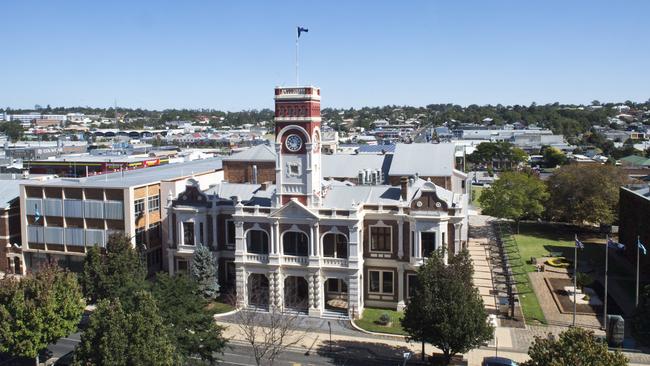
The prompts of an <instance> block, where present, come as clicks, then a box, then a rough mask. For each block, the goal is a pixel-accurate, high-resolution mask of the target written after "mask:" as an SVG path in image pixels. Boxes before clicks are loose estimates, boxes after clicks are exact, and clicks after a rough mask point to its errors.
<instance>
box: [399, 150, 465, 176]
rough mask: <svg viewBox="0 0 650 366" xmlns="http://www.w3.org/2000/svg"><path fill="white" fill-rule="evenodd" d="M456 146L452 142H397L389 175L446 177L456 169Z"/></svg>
mask: <svg viewBox="0 0 650 366" xmlns="http://www.w3.org/2000/svg"><path fill="white" fill-rule="evenodd" d="M455 152H456V147H455V145H454V144H452V143H441V144H397V146H396V148H395V153H394V154H393V162H392V164H391V166H390V170H389V172H388V175H390V176H407V175H413V174H415V173H417V174H418V175H420V176H422V177H446V176H451V175H452V174H453V171H454V160H455V159H454V156H455Z"/></svg>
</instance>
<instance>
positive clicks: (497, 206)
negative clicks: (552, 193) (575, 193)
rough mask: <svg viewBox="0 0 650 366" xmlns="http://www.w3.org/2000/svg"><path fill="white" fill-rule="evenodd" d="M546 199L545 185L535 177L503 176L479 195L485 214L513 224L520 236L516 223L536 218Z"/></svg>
mask: <svg viewBox="0 0 650 366" xmlns="http://www.w3.org/2000/svg"><path fill="white" fill-rule="evenodd" d="M548 197H549V194H548V192H547V190H546V185H545V184H544V182H542V181H541V180H540V179H539V178H537V177H536V176H535V175H532V174H528V173H519V172H505V173H503V174H501V176H500V177H499V179H498V180H497V181H496V182H494V184H493V185H492V186H490V187H489V188H486V189H484V190H483V192H481V197H479V202H480V204H481V207H482V212H483V213H484V214H486V215H490V216H495V217H499V218H506V219H511V220H515V222H516V223H517V232H519V221H521V220H522V219H533V218H537V217H539V216H540V215H541V214H542V213H543V212H544V203H545V201H546V200H547V199H548Z"/></svg>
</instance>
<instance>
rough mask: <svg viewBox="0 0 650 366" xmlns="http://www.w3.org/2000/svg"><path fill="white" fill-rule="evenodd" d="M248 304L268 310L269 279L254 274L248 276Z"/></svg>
mask: <svg viewBox="0 0 650 366" xmlns="http://www.w3.org/2000/svg"><path fill="white" fill-rule="evenodd" d="M248 304H249V305H252V306H258V307H262V308H268V306H269V279H268V278H266V276H265V275H263V274H259V273H252V274H251V275H250V276H248Z"/></svg>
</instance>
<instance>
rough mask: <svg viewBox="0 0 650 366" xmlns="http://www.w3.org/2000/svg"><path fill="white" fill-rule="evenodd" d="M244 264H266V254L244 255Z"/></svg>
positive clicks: (267, 257)
mask: <svg viewBox="0 0 650 366" xmlns="http://www.w3.org/2000/svg"><path fill="white" fill-rule="evenodd" d="M246 262H251V263H268V262H269V256H268V254H250V253H249V254H246Z"/></svg>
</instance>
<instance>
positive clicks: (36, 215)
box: [34, 205, 41, 223]
mask: <svg viewBox="0 0 650 366" xmlns="http://www.w3.org/2000/svg"><path fill="white" fill-rule="evenodd" d="M40 219H41V213H40V212H39V211H38V206H37V205H34V223H37V222H38V220H40Z"/></svg>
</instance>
